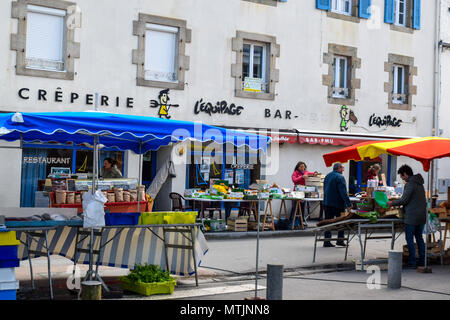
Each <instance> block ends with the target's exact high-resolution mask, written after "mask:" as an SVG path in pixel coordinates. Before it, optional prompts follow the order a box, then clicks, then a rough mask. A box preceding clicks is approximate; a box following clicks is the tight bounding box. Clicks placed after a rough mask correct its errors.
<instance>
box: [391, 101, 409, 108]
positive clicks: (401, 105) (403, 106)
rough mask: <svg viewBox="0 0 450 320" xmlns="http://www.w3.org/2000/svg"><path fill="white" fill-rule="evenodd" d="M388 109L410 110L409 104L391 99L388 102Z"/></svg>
mask: <svg viewBox="0 0 450 320" xmlns="http://www.w3.org/2000/svg"><path fill="white" fill-rule="evenodd" d="M389 109H392V110H411V105H410V104H405V103H403V104H400V103H395V102H393V101H391V102H390V103H389Z"/></svg>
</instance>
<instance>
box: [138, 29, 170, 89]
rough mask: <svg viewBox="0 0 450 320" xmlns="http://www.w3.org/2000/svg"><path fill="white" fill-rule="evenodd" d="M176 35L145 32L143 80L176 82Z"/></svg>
mask: <svg viewBox="0 0 450 320" xmlns="http://www.w3.org/2000/svg"><path fill="white" fill-rule="evenodd" d="M176 39H177V34H176V33H172V32H164V31H156V30H147V31H146V33H145V78H146V79H148V80H155V81H172V82H173V81H177V72H176V65H175V54H176Z"/></svg>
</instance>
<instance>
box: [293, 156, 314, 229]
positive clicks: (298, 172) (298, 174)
mask: <svg viewBox="0 0 450 320" xmlns="http://www.w3.org/2000/svg"><path fill="white" fill-rule="evenodd" d="M317 174H318V172H317V171H315V172H311V171H306V163H304V162H303V161H299V162H298V163H297V165H296V166H295V169H294V172H293V173H292V182H293V183H294V191H295V187H296V186H304V185H305V184H306V180H305V178H307V177H309V176H315V175H317ZM296 204H297V201H296V200H293V201H292V209H291V215H290V218H289V220H290V221H291V222H292V219H294V213H295V206H296ZM300 207H301V209H302V217H303V225H304V226H305V227H306V226H307V224H306V223H305V202H304V201H300Z"/></svg>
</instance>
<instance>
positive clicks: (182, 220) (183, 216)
mask: <svg viewBox="0 0 450 320" xmlns="http://www.w3.org/2000/svg"><path fill="white" fill-rule="evenodd" d="M197 214H198V212H197V211H185V212H183V211H173V212H165V213H164V216H163V218H164V223H165V224H192V223H195V219H196V217H197Z"/></svg>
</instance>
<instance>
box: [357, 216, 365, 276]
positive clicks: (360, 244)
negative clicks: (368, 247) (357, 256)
mask: <svg viewBox="0 0 450 320" xmlns="http://www.w3.org/2000/svg"><path fill="white" fill-rule="evenodd" d="M361 237H362V236H361V225H360V224H359V223H358V238H359V246H360V248H361V270H362V271H364V246H363V243H362V238H361Z"/></svg>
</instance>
